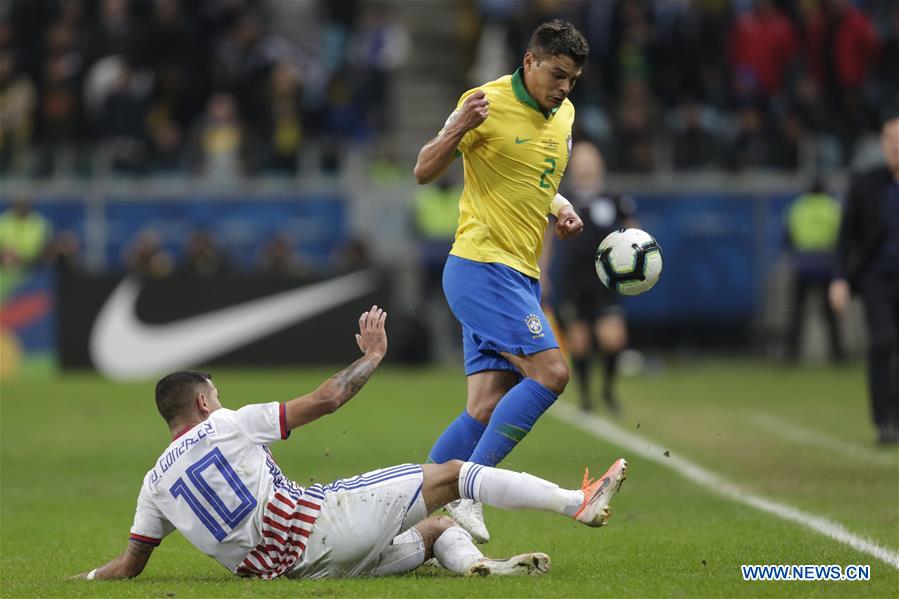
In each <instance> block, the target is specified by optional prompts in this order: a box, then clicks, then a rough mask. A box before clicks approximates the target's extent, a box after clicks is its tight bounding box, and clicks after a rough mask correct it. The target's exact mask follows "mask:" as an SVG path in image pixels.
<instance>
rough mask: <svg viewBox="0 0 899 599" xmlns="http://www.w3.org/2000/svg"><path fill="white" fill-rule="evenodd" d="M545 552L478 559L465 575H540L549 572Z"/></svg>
mask: <svg viewBox="0 0 899 599" xmlns="http://www.w3.org/2000/svg"><path fill="white" fill-rule="evenodd" d="M549 564H550V559H549V556H548V555H546V554H545V553H523V554H521V555H516V556H515V557H510V558H509V559H490V558H489V557H485V558H483V559H479V560H478V561H476V562H475V563H474V564H472V565H471V566H469V568H468V570H467V571H466V572H465V576H540V575H542V574H546V573H547V572H549Z"/></svg>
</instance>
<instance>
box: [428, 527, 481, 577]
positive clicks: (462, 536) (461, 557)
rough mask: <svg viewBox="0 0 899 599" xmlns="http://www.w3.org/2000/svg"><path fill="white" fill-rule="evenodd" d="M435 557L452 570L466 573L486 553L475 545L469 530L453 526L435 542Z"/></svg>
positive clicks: (457, 572)
mask: <svg viewBox="0 0 899 599" xmlns="http://www.w3.org/2000/svg"><path fill="white" fill-rule="evenodd" d="M434 557H436V558H437V561H438V562H440V565H441V566H443V567H444V568H446V569H447V570H449V571H450V572H455V573H456V574H465V572H466V571H467V570H468V568H470V567H471V566H472V565H474V563H475V562H477V561H478V560H480V559H483V558H484V554H483V553H481V552H480V551H479V550H478V548H477V547H475V544H474V541H472V540H471V535H470V534H468V532H466V531H465V530H464V529H462V528H459V527H458V526H453V527H451V528H447V529H446V530H445V531H443V534H442V535H440V536H439V537H438V538H437V541H435V542H434Z"/></svg>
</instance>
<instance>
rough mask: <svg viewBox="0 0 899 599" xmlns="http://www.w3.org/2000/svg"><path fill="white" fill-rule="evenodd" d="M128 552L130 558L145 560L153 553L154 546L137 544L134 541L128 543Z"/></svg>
mask: <svg viewBox="0 0 899 599" xmlns="http://www.w3.org/2000/svg"><path fill="white" fill-rule="evenodd" d="M126 552H127V553H128V555H129V556H130V557H136V558H144V557H146V556H148V555H150V554H151V553H153V546H152V545H148V544H146V543H135V542H133V541H132V542H130V543H128V549H126Z"/></svg>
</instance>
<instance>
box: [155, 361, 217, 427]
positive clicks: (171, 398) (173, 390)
mask: <svg viewBox="0 0 899 599" xmlns="http://www.w3.org/2000/svg"><path fill="white" fill-rule="evenodd" d="M211 381H212V375H211V374H207V373H205V372H198V371H196V370H179V371H178V372H173V373H171V374H167V375H165V376H164V377H162V378H161V379H159V382H158V383H156V409H157V410H159V415H160V416H162V417H163V419H164V420H165V421H166V422H171V421H172V420H173V419H174V418H175V417H176V416H178V415H179V414H181V413H182V412H184V411H186V410H187V409H188V407H189V406H190V404H191V403H192V402H193V400H194V398H196V396H197V393H199V392H200V391H201V390H202V388H203V387H205V386H206V385H209V383H210V382H211Z"/></svg>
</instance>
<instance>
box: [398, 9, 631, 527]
mask: <svg viewBox="0 0 899 599" xmlns="http://www.w3.org/2000/svg"><path fill="white" fill-rule="evenodd" d="M587 54H588V49H587V42H586V40H585V39H584V37H583V35H581V33H580V32H579V31H577V29H575V28H574V27H573V26H572V25H571V24H570V23H566V22H564V21H559V20H554V21H550V22H548V23H543V24H542V25H540V26H539V27H538V28H537V29H536V31H534V33H533V35H532V36H531V39H530V42H529V43H528V47H527V52H526V53H525V55H524V60H523V63H522V66H521V68H519V69H518V70H516V71H515V73H514V74H512V75H506V76H504V77H500V78H499V79H497V80H496V81H491V82H489V83H485V84H484V85H482V86H480V87H479V88H476V89H472V90H469V91H468V92H466V93H465V94H463V95H462V98H461V99H460V100H459V103H458V106H457V108H456V110H455V112H453V113H452V114H451V115H450V116H449V118H448V119H447V121H446V124H445V125H444V127H443V129H442V130H441V131H440V133H439V134H438V135H437V137H435V138H434V139H432V140H431V141H429V142H428V143H427V144H425V146H424V147H423V148H422V149H421V152H420V153H419V155H418V162H417V163H416V165H415V178H416V179H417V180H418V182H419V183H420V184H425V183H429V182H431V181H433V180H434V179H436V178H437V177H439V176H440V175H441V174H442V173H443V172H444V171H445V170H446V168H447V167H449V165H450V164H451V163H452V162H453V160H454V159H455V158H456V157H458V156H462V157H463V160H464V172H465V184H464V189H463V191H462V197H461V199H460V201H459V227H458V229H457V231H456V239H455V243H454V244H453V248H452V250H451V251H450V256H449V257H448V258H447V262H446V266H445V268H444V272H443V290H444V293H445V295H446V299H447V301H448V302H449V305H450V308H451V309H452V311H453V313H454V314H455V316H456V318H458V320H459V321H460V322H461V324H462V335H463V349H464V353H465V374H466V376H467V377H468V402H467V404H466V407H465V410H463V411H462V413H461V414H460V415H459V417H458V418H456V420H455V421H453V422H452V423H451V424H450V425H449V427H448V428H447V429H446V430H445V431H444V432H443V434H442V435H441V436H440V438H439V439H438V440H437V442H436V443H435V444H434V447H433V448H432V449H431V452H430V455H429V458H428V459H429V461H431V462H435V463H443V462H447V461H449V460H454V459H459V460H466V461H470V462H473V463H475V464H483V465H486V466H495V465H496V464H498V463H499V462H500V461H501V460H502V459H503V458H505V457H506V455H507V454H508V453H509V452H510V451H511V450H512V449H513V448H514V447H515V445H516V444H517V443H518V442H519V441H521V439H523V438H524V436H525V435H526V434H527V433H528V432H529V431H530V430H531V428H532V427H533V426H534V423H535V422H536V421H537V419H538V418H539V417H540V416H541V415H542V414H543V412H544V411H546V409H547V408H549V407H550V406H551V405H552V404H553V402H554V401H555V400H556V398H557V397H558V396H559V394H561V393H562V391H564V389H565V386H566V385H567V384H568V365H567V363H566V361H565V357H564V356H563V355H562V352H561V351H560V350H559V345H558V343H557V342H556V339H555V337H554V335H553V332H552V329H551V328H550V326H549V322H547V319H546V316H545V315H544V314H543V311H542V310H541V308H540V283H539V277H540V269H539V267H538V265H537V262H538V259H539V257H540V252H541V250H542V245H543V233H544V231H545V230H546V226H547V215H548V214H550V213H552V214H554V215H555V216H556V217H557V223H556V225H555V232H556V235H557V236H558V237H559V238H560V239H566V238H569V237H571V236H573V235H577V234H578V233H580V232H581V229H582V228H583V223H582V222H581V219H580V218H579V217H578V216H577V214H576V213H575V212H574V209H573V208H572V207H571V204H570V203H568V202H567V201H566V200H565V199H564V198H563V197H562V196H560V195H558V193H557V192H558V188H559V182H560V181H561V179H562V174H563V173H564V172H565V167H566V165H567V163H568V154H569V152H570V151H571V125H572V123H573V121H574V106H573V105H572V104H571V102H570V101H569V100H568V94H569V93H571V90H572V88H573V87H574V84H575V82H576V81H577V79H578V77H580V74H581V68H582V66H583V64H584V61H585V60H586V59H587ZM625 467H626V464H625V463H624V461H623V460H620V461H619V462H616V463H615V465H614V466H613V467H612V469H614V470H616V472H614V473H612V472H610V473H607V474H608V475H613V476H611V479H615V476H619V477H623V475H624V471H623V470H624V468H625ZM585 483H586V481H585ZM617 488H618V486H617V485H612V486H610V487H609V488H608V489H607V491H606V493H609V494H611V493H614V492H615V491H617ZM607 499H608V498H607ZM463 501H464V502H465V503H456V504H454V505H450V506H447V508H448V510H449V511H450V515H452V516H453V518H454V519H456V521H457V522H459V524H461V525H462V526H463V527H464V528H466V529H467V530H468V531H469V532H470V533H471V534H472V536H473V537H474V538H475V540H478V541H481V542H484V541H486V540H488V539H489V534H488V532H487V529H486V527H485V526H484V523H483V514H482V512H481V508H480V504H474V503H472V502H471V501H469V500H463Z"/></svg>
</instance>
